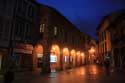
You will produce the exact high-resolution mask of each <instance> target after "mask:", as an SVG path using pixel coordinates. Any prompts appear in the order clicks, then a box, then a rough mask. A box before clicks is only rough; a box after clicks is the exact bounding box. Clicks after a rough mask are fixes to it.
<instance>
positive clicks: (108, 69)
mask: <svg viewBox="0 0 125 83" xmlns="http://www.w3.org/2000/svg"><path fill="white" fill-rule="evenodd" d="M104 65H105V69H106V74H107V75H108V76H109V75H110V57H109V56H106V57H105V61H104Z"/></svg>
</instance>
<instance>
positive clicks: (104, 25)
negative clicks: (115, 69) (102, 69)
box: [97, 10, 124, 66]
mask: <svg viewBox="0 0 125 83" xmlns="http://www.w3.org/2000/svg"><path fill="white" fill-rule="evenodd" d="M97 34H98V38H99V44H98V47H99V55H101V56H100V58H101V61H102V63H104V60H105V57H106V56H107V55H109V57H110V59H111V64H112V66H116V65H122V64H124V63H123V62H124V61H123V59H124V56H123V55H124V52H123V50H124V43H123V42H124V37H123V34H124V10H119V11H116V12H113V13H110V14H108V15H106V16H105V17H104V18H103V20H102V21H101V23H100V25H99V27H98V28H97ZM121 34H122V35H121ZM119 35H120V36H119ZM117 39H118V40H117ZM116 42H117V43H116ZM119 42H122V43H119ZM116 49H117V50H116ZM121 56H122V57H121Z"/></svg>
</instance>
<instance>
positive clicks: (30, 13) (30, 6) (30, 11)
mask: <svg viewBox="0 0 125 83" xmlns="http://www.w3.org/2000/svg"><path fill="white" fill-rule="evenodd" d="M28 16H30V17H32V16H33V6H32V5H29V7H28Z"/></svg>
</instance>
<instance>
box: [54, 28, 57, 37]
mask: <svg viewBox="0 0 125 83" xmlns="http://www.w3.org/2000/svg"><path fill="white" fill-rule="evenodd" d="M54 35H57V27H54Z"/></svg>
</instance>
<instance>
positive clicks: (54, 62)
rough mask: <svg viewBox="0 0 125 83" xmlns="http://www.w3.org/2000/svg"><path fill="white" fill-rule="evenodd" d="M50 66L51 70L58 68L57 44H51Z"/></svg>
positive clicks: (58, 48) (58, 49) (58, 51)
mask: <svg viewBox="0 0 125 83" xmlns="http://www.w3.org/2000/svg"><path fill="white" fill-rule="evenodd" d="M50 68H51V71H56V70H58V69H60V47H59V45H55V44H54V45H52V46H51V50H50Z"/></svg>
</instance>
